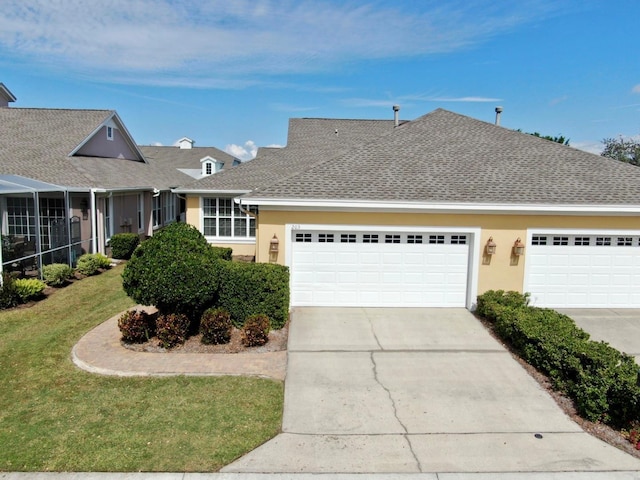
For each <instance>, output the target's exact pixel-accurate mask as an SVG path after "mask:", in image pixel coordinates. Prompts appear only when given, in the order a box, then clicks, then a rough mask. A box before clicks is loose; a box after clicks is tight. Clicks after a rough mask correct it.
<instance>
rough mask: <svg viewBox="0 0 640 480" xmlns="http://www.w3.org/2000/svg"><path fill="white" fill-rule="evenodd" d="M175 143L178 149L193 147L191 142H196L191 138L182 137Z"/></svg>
mask: <svg viewBox="0 0 640 480" xmlns="http://www.w3.org/2000/svg"><path fill="white" fill-rule="evenodd" d="M176 143H177V144H178V147H179V148H180V150H191V149H192V148H193V144H194V143H196V142H195V140H191V139H190V138H188V137H182V138H181V139H180V140H178V141H177V142H176Z"/></svg>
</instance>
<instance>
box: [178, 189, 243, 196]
mask: <svg viewBox="0 0 640 480" xmlns="http://www.w3.org/2000/svg"><path fill="white" fill-rule="evenodd" d="M171 191H172V192H173V193H187V194H191V195H206V196H220V195H225V196H236V195H246V194H247V193H249V192H250V190H203V189H201V188H194V189H190V188H172V189H171Z"/></svg>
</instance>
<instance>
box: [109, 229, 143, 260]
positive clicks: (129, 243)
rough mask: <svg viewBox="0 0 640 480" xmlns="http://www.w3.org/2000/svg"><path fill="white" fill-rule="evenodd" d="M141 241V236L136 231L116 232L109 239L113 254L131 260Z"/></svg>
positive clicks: (115, 256)
mask: <svg viewBox="0 0 640 480" xmlns="http://www.w3.org/2000/svg"><path fill="white" fill-rule="evenodd" d="M139 243H140V237H139V236H138V235H137V234H136V233H116V234H115V235H113V236H112V237H111V240H109V246H110V247H111V256H112V257H113V258H119V259H123V260H129V259H130V258H131V255H132V254H133V251H134V250H135V249H136V247H137V246H138V244H139Z"/></svg>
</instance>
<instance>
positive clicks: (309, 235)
mask: <svg viewBox="0 0 640 480" xmlns="http://www.w3.org/2000/svg"><path fill="white" fill-rule="evenodd" d="M293 241H294V242H296V243H312V242H313V243H334V242H337V243H380V244H391V245H394V244H395V245H397V244H403V245H406V244H409V245H421V244H426V243H428V244H432V245H467V244H468V241H469V238H468V236H467V235H461V234H457V233H454V234H417V233H373V232H338V233H327V232H295V233H294V236H293Z"/></svg>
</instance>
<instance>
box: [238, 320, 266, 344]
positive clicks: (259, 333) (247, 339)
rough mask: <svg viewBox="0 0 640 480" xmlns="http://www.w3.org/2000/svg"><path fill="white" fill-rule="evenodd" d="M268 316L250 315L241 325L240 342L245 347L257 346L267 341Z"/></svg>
mask: <svg viewBox="0 0 640 480" xmlns="http://www.w3.org/2000/svg"><path fill="white" fill-rule="evenodd" d="M269 324H270V322H269V317H267V316H266V315H251V316H250V317H248V318H247V319H246V320H245V322H244V326H243V327H242V336H241V340H242V344H243V345H244V346H245V347H257V346H260V345H264V344H265V343H267V342H268V341H269Z"/></svg>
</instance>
